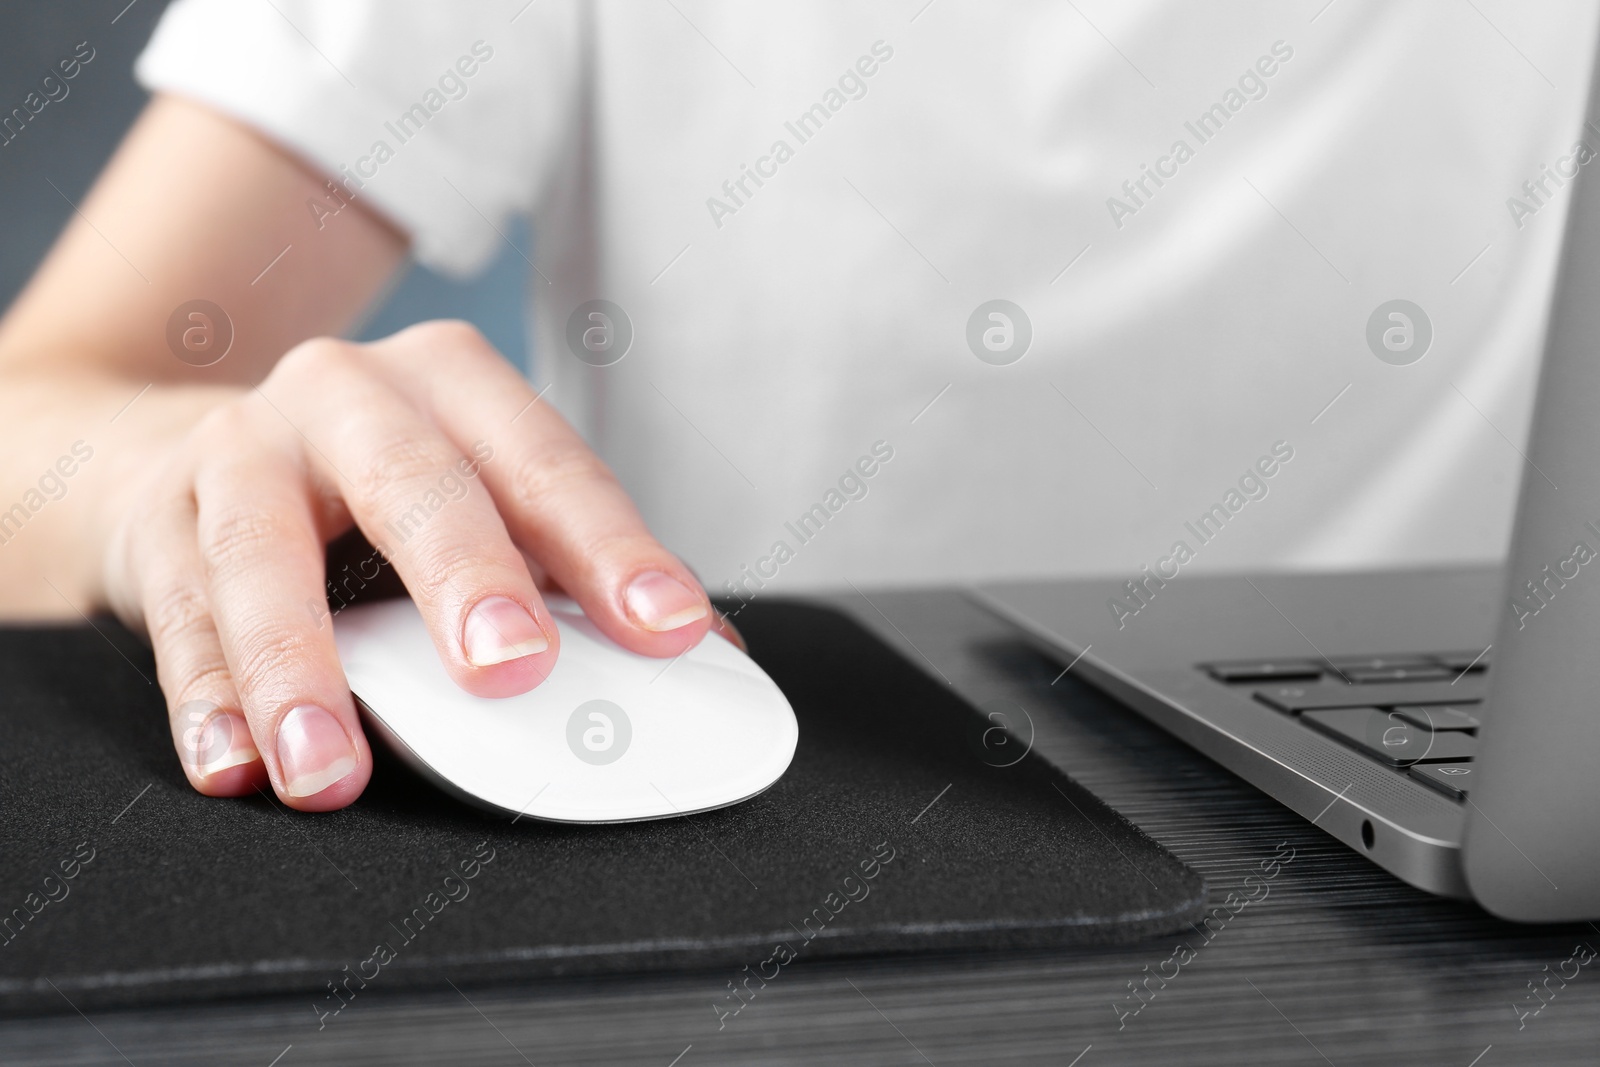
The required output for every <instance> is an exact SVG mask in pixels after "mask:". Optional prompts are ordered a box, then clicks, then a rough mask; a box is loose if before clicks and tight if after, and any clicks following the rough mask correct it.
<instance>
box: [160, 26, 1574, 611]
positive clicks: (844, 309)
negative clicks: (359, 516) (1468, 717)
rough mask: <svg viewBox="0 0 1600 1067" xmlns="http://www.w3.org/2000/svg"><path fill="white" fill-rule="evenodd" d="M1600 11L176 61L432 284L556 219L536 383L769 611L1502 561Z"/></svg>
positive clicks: (591, 30) (444, 40)
mask: <svg viewBox="0 0 1600 1067" xmlns="http://www.w3.org/2000/svg"><path fill="white" fill-rule="evenodd" d="M1595 22H1596V18H1595V10H1594V5H1593V4H1592V3H1591V2H1587V0H1583V2H1574V3H1570V4H1565V5H1555V4H1541V5H1538V7H1537V9H1534V8H1530V7H1526V6H1519V5H1515V4H1510V3H1489V2H1480V3H1478V4H1476V5H1453V4H1452V5H1440V4H1423V3H1382V4H1378V3H1373V4H1358V3H1351V2H1342V3H1333V4H1329V5H1327V6H1323V5H1322V4H1320V3H1315V2H1308V3H1304V4H1296V5H1287V4H1281V3H1242V2H1241V3H1226V4H1221V3H1218V4H1192V3H1179V2H1168V3H1162V2H1146V3H1116V4H1109V3H1105V4H1102V3H1088V2H1080V3H1078V4H1076V5H1067V4H1060V3H1053V2H1052V3H1026V4H1025V3H1004V4H994V3H983V4H979V3H960V2H956V0H933V2H932V3H929V2H927V0H897V2H893V3H870V4H867V3H860V2H859V0H854V2H843V0H838V2H835V0H828V2H818V0H805V2H793V3H770V2H768V3H759V4H756V3H734V2H731V0H730V2H713V0H673V2H671V3H654V2H649V3H647V2H637V3H624V2H620V0H600V2H597V3H582V2H579V0H535V2H533V3H531V4H529V3H526V2H525V0H504V2H482V3H470V2H460V0H456V2H452V3H451V4H449V5H445V4H442V3H421V2H417V3H397V2H394V0H383V2H380V0H274V3H273V4H264V3H247V4H241V3H236V2H234V0H178V2H176V3H174V4H173V5H172V7H171V9H170V10H169V11H168V13H167V14H166V16H165V18H164V19H163V21H162V23H161V25H160V28H159V29H158V30H157V32H156V35H155V37H154V39H153V40H152V42H151V44H150V46H149V48H148V50H147V51H146V52H145V53H144V55H143V56H142V58H141V59H140V61H139V66H138V74H139V76H140V78H141V79H142V81H143V83H144V84H145V85H147V86H148V87H150V88H152V89H161V90H168V91H172V92H176V93H181V94H185V95H187V96H190V97H195V98H199V99H201V100H204V101H207V102H209V103H210V104H211V105H213V106H215V107H217V108H219V109H221V110H223V111H225V112H228V113H231V114H233V115H236V116H238V117H241V118H242V119H244V120H245V121H247V122H249V123H252V124H254V125H255V126H257V127H259V128H260V129H262V130H263V131H264V132H265V133H267V134H268V135H270V136H271V137H273V138H275V139H277V140H279V141H281V142H282V143H284V144H286V145H287V146H289V147H291V148H292V149H294V150H295V151H296V152H298V153H300V154H302V155H304V156H305V157H307V158H309V159H310V160H312V161H314V162H316V163H318V164H320V165H321V166H322V167H324V168H325V169H327V170H328V171H329V172H330V173H331V174H334V175H336V176H339V177H340V179H341V181H344V182H345V188H346V189H347V190H350V191H355V193H356V195H358V196H359V197H362V198H365V199H366V201H367V202H368V203H369V204H371V205H373V206H374V207H375V208H376V209H378V210H379V211H381V212H384V213H386V214H387V215H389V216H390V217H391V218H392V219H394V220H395V221H396V222H397V223H398V224H399V225H400V226H401V227H403V228H404V229H405V230H406V231H407V232H409V233H410V234H411V236H412V239H413V242H414V246H415V250H416V254H417V256H418V257H419V258H420V259H421V260H422V261H423V262H424V263H426V264H428V265H430V266H433V267H436V268H440V269H443V270H446V271H451V272H469V271H471V270H472V269H474V268H475V267H478V266H479V265H481V264H482V263H484V262H485V260H486V258H487V257H488V256H490V255H491V254H492V253H493V252H494V251H495V250H496V249H497V248H498V247H499V246H500V243H501V242H502V241H503V240H504V238H503V237H502V236H501V232H502V231H504V230H505V227H506V220H507V219H508V217H510V216H513V215H515V214H517V213H527V214H529V215H530V216H531V218H532V220H533V222H534V227H535V232H536V235H537V238H536V242H537V254H536V256H535V261H536V263H537V266H538V272H537V273H535V274H533V276H532V278H531V279H530V284H531V288H532V295H533V308H534V311H533V319H534V322H535V323H536V324H537V331H536V345H535V353H536V355H535V365H534V378H535V384H536V385H537V386H539V387H541V388H542V387H544V386H546V385H549V386H550V391H549V392H548V393H547V394H546V396H547V399H549V400H550V401H552V402H554V403H555V404H556V405H557V406H558V407H560V408H561V409H562V410H563V411H565V412H566V413H567V414H568V417H569V418H571V419H572V420H573V421H574V422H575V423H576V424H577V425H578V426H579V427H580V428H581V429H582V430H583V432H584V433H585V434H586V435H587V436H588V438H589V439H590V440H591V441H592V442H593V444H594V445H595V446H596V447H597V448H598V450H599V451H600V452H601V454H602V455H603V456H604V457H605V458H606V459H607V460H608V461H609V462H610V463H611V464H612V466H613V467H614V469H615V470H616V471H617V473H618V474H619V475H620V477H621V478H622V480H623V482H624V483H625V484H626V486H627V488H628V489H629V491H630V492H631V493H632V494H633V496H634V498H635V499H636V500H637V501H638V502H639V504H640V506H641V507H642V509H643V511H644V513H645V515H646V517H647V519H648V520H649V522H650V524H651V526H652V527H653V528H654V530H655V531H656V532H657V534H658V535H659V536H660V537H661V538H662V540H663V541H664V542H665V543H666V544H668V545H669V546H670V547H672V548H674V549H675V550H677V551H679V552H680V553H681V554H682V555H683V556H684V557H685V558H686V559H687V560H688V561H689V562H690V563H691V564H692V565H693V566H695V567H696V569H697V570H699V571H700V573H701V574H702V576H703V577H704V578H706V579H707V581H708V584H709V585H710V586H711V587H712V588H713V589H716V590H719V591H726V590H727V589H728V586H727V585H725V584H724V583H725V582H728V581H735V582H738V583H740V584H739V588H741V589H743V590H744V591H745V594H746V595H747V596H748V595H754V594H755V593H757V592H763V591H764V592H772V591H786V590H792V589H800V588H805V587H809V586H815V585H818V584H838V585H842V584H843V583H844V582H845V581H847V580H848V581H853V582H855V583H856V584H858V585H866V584H868V583H870V584H878V585H881V584H885V583H900V582H953V581H960V580H967V579H973V578H977V577H993V576H1035V575H1056V574H1068V573H1083V572H1125V573H1127V574H1129V575H1131V574H1133V573H1136V572H1138V571H1139V569H1140V568H1141V567H1143V566H1146V565H1150V566H1157V565H1161V566H1162V567H1163V569H1170V567H1171V566H1173V565H1175V564H1172V563H1169V564H1164V565H1162V564H1160V561H1161V560H1163V559H1172V558H1174V552H1175V549H1176V547H1177V545H1178V543H1180V542H1181V543H1183V544H1185V545H1186V546H1187V547H1188V552H1187V553H1185V554H1184V556H1185V558H1184V559H1182V560H1181V561H1180V562H1181V565H1182V566H1185V567H1195V568H1218V567H1228V568H1239V567H1273V566H1289V565H1293V566H1313V567H1345V566H1364V565H1384V564H1414V563H1431V562H1444V561H1451V562H1454V561H1464V560H1490V559H1494V558H1497V557H1498V556H1500V555H1501V554H1502V553H1503V552H1504V551H1505V546H1506V542H1507V534H1508V529H1509V521H1510V515H1511V508H1512V504H1513V501H1514V497H1515V491H1516V488H1517V485H1518V483H1519V480H1520V478H1521V475H1522V468H1523V461H1522V459H1521V457H1520V455H1519V453H1518V448H1519V447H1521V442H1522V441H1523V439H1524V437H1525V435H1526V432H1527V425H1528V418H1529V414H1530V407H1531V395H1532V384H1533V380H1534V374H1535V371H1536V365H1537V354H1538V352H1539V347H1540V342H1541V337H1542V332H1543V326H1544V320H1545V317H1546V312H1547V305H1548V300H1549V292H1550V285H1551V282H1552V280H1553V275H1554V263H1555V256H1556V253H1557V250H1558V243H1559V238H1560V235H1561V231H1562V227H1563V222H1564V214H1565V209H1566V192H1565V190H1564V188H1562V186H1563V185H1564V179H1563V178H1561V177H1560V176H1559V175H1561V174H1565V175H1567V176H1569V177H1570V175H1571V174H1572V173H1573V172H1575V169H1576V167H1577V166H1579V165H1580V162H1586V161H1587V159H1588V158H1589V157H1590V156H1592V155H1593V154H1594V152H1593V149H1594V148H1600V132H1597V131H1596V130H1595V129H1593V128H1585V127H1584V124H1583V119H1582V110H1583V101H1584V95H1585V86H1586V82H1587V78H1588V73H1589V67H1590V63H1591V55H1590V50H1591V44H1592V42H1593V41H1594V39H1595ZM1580 140H1581V141H1585V142H1587V145H1588V146H1592V147H1583V148H1577V147H1575V146H1576V145H1577V143H1578V142H1579V141H1580ZM308 210H310V211H313V212H314V211H315V209H313V208H309V207H308ZM327 224H328V225H335V224H337V219H336V218H334V219H329V220H327ZM995 300H1002V301H1008V302H1010V303H1009V304H1006V305H995V306H992V307H983V306H982V305H986V304H988V302H990V301H995ZM1395 300H1404V301H1410V302H1411V304H1409V305H1393V306H1391V305H1390V302H1391V301H1395ZM592 301H608V302H610V303H609V304H602V305H592V304H591V303H590V302H592ZM618 308H620V309H622V314H621V315H619V314H618V313H617V309H618ZM1018 308H1020V310H1021V314H1020V315H1019V314H1018V313H1017V310H1016V309H1018ZM1418 309H1420V314H1419V313H1418ZM596 316H599V317H596ZM624 316H625V317H624ZM1369 320H1372V322H1373V325H1372V328H1371V329H1369ZM569 326H570V329H569ZM630 333H631V340H630V338H629V337H628V335H629V334H630ZM1024 342H1025V343H1026V346H1027V347H1026V350H1025V351H1023V348H1022V346H1023V344H1024ZM586 344H587V345H588V346H589V347H585V345H586ZM624 344H626V346H627V350H626V352H625V354H623V356H622V358H621V359H620V361H617V362H614V363H610V365H606V366H596V365H592V364H598V363H606V362H608V361H609V360H611V359H613V358H614V357H616V356H617V355H618V354H619V352H621V350H622V348H623V346H624ZM608 346H609V347H608ZM1424 347H1425V354H1423V356H1422V358H1420V360H1415V361H1411V360H1414V358H1415V357H1416V356H1417V354H1418V353H1419V352H1423V350H1424ZM1019 352H1021V353H1022V354H1021V358H1020V359H1018V358H1015V357H1016V356H1017V354H1018V353H1019ZM577 353H582V354H583V355H584V356H585V357H586V358H587V362H586V361H585V360H582V359H580V358H579V355H578V354H577ZM1380 356H1381V357H1382V358H1380ZM1408 361H1410V362H1408ZM1269 470H1270V472H1271V473H1270V474H1268V473H1266V472H1267V471H1269Z"/></svg>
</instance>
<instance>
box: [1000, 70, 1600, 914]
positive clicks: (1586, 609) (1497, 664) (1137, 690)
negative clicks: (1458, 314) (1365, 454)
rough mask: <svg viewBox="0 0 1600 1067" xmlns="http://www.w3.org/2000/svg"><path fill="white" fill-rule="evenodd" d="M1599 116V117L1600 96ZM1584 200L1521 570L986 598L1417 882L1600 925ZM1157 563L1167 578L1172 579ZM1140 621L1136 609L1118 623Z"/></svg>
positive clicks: (1518, 528)
mask: <svg viewBox="0 0 1600 1067" xmlns="http://www.w3.org/2000/svg"><path fill="white" fill-rule="evenodd" d="M1589 113H1591V114H1595V113H1600V82H1596V83H1593V84H1591V86H1590V95H1589ZM1591 170H1592V168H1585V170H1584V171H1582V172H1580V174H1579V176H1578V177H1577V179H1576V180H1575V182H1574V187H1573V189H1572V193H1571V196H1572V201H1571V204H1570V214H1569V217H1568V220H1567V229H1566V234H1565V238H1564V247H1563V251H1562V260H1561V266H1560V271H1559V274H1558V279H1557V284H1556V289H1555V294H1554V303H1553V306H1552V309H1551V317H1550V327H1549V333H1548V336H1547V338H1546V342H1545V351H1544V359H1543V364H1542V367H1541V371H1540V380H1539V388H1538V392H1537V397H1536V401H1535V407H1534V416H1533V428H1532V432H1531V437H1530V441H1529V443H1528V446H1527V451H1526V457H1527V463H1526V464H1525V466H1524V476H1523V480H1522V487H1521V493H1520V496H1519V498H1518V505H1517V514H1516V519H1515V523H1514V526H1513V533H1512V540H1511V550H1510V554H1509V558H1508V560H1507V565H1506V567H1505V569H1504V570H1493V569H1478V570H1470V569H1467V570H1463V569H1439V570H1422V571H1406V572H1389V573H1358V574H1343V573H1340V574H1261V575H1256V574H1248V575H1246V574H1239V575H1192V574H1188V573H1185V572H1183V571H1181V570H1179V569H1178V568H1177V567H1175V566H1174V567H1171V568H1167V570H1168V571H1170V574H1169V575H1168V576H1165V577H1164V576H1163V575H1162V574H1160V573H1157V572H1156V571H1153V570H1150V569H1149V568H1146V569H1145V570H1144V571H1142V572H1141V573H1139V574H1137V575H1134V576H1132V577H1131V578H1129V577H1127V576H1121V577H1118V578H1114V579H1103V580H1092V579H1091V580H1082V581H1063V582H1053V583H1039V582H1028V583H1013V582H1002V583H993V584H986V585H982V586H980V587H978V588H977V589H976V590H975V595H976V596H977V597H978V599H979V600H980V601H981V602H982V603H983V604H985V605H986V606H988V607H989V608H991V609H993V610H994V611H995V612H997V613H998V614H1000V615H1001V616H1002V617H1004V618H1006V619H1007V620H1009V621H1011V622H1012V623H1014V624H1016V625H1017V626H1019V627H1021V628H1022V630H1023V631H1024V632H1026V633H1027V634H1028V635H1030V636H1031V637H1032V638H1034V639H1035V640H1036V641H1037V642H1038V643H1040V644H1041V646H1042V647H1044V648H1045V649H1046V650H1047V651H1049V652H1050V653H1051V654H1053V655H1055V656H1056V657H1057V658H1059V660H1060V661H1061V662H1062V664H1063V667H1064V668H1065V670H1064V672H1063V673H1066V671H1067V670H1070V672H1071V673H1072V674H1073V675H1075V676H1077V677H1079V678H1081V679H1083V680H1086V681H1088V682H1090V683H1092V684H1094V685H1095V686H1097V687H1099V688H1101V689H1103V690H1104V691H1105V692H1107V693H1109V694H1110V695H1111V696H1113V697H1115V698H1117V699H1118V700H1120V701H1121V702H1123V703H1125V704H1126V705H1128V706H1129V707H1131V708H1133V709H1134V710H1135V711H1138V712H1140V713H1142V714H1143V715H1145V716H1147V717H1148V718H1150V719H1151V720H1153V721H1154V722H1156V723H1157V724H1159V725H1160V726H1162V727H1164V728H1165V729H1167V730H1168V731H1170V732H1171V733H1173V734H1174V735H1176V736H1177V737H1178V738H1180V739H1182V740H1183V741H1185V742H1187V743H1188V744H1190V745H1192V746H1194V747H1195V748H1197V749H1199V750H1200V751H1201V752H1203V753H1204V754H1205V755H1207V756H1209V757H1210V758H1212V759H1213V760H1215V761H1216V762H1218V763H1220V764H1222V765H1223V766H1224V767H1226V768H1228V769H1229V770H1230V771H1232V772H1233V773H1235V774H1237V775H1239V776H1240V777H1241V778H1243V779H1245V780H1246V781H1248V782H1250V783H1252V784H1253V785H1255V786H1257V787H1259V788H1260V789H1262V790H1265V791H1266V792H1267V793H1269V794H1270V795H1271V796H1273V797H1274V798H1276V799H1277V800H1278V801H1280V802H1281V803H1283V804H1285V805H1287V806H1288V807H1290V808H1292V809H1293V810H1295V811H1296V812H1298V813H1300V814H1301V815H1303V816H1304V817H1305V818H1307V819H1309V820H1311V822H1312V823H1314V824H1315V825H1316V826H1318V827H1320V828H1321V829H1322V830H1324V831H1326V832H1327V833H1329V834H1332V835H1333V836H1334V837H1336V838H1338V839H1339V840H1340V841H1343V842H1344V843H1345V844H1347V845H1349V846H1350V847H1351V848H1353V849H1355V850H1356V851H1357V852H1359V853H1361V854H1362V855H1363V856H1366V857H1367V858H1369V859H1370V860H1372V861H1373V862H1374V863H1377V864H1378V865H1379V866H1381V867H1383V868H1385V869H1386V870H1388V871H1390V872H1392V873H1393V874H1395V875H1396V876H1398V877H1399V878H1401V879H1403V880H1405V881H1406V882H1409V883H1410V884H1412V885H1414V886H1416V887H1418V888H1420V889H1424V890H1427V891H1428V892H1431V893H1437V894H1441V895H1444V896H1448V897H1457V898H1463V899H1471V900H1475V901H1477V902H1478V903H1479V904H1480V905H1481V906H1482V907H1484V908H1485V909H1487V910H1488V911H1489V912H1491V913H1493V914H1495V915H1498V916H1501V917H1503V918H1506V919H1511V920H1517V921H1524V922H1553V921H1566V920H1576V919H1590V920H1594V919H1600V178H1597V177H1595V175H1594V174H1593V173H1591V172H1590V171H1591ZM1158 566H1159V565H1158ZM1119 605H1120V606H1119Z"/></svg>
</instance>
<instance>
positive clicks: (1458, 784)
mask: <svg viewBox="0 0 1600 1067" xmlns="http://www.w3.org/2000/svg"><path fill="white" fill-rule="evenodd" d="M1406 773H1407V774H1409V775H1410V776H1411V777H1413V778H1415V779H1416V780H1417V781H1419V782H1423V783H1425V784H1427V785H1431V786H1433V787H1434V788H1435V789H1437V790H1439V791H1440V792H1441V793H1443V794H1444V795H1445V796H1447V797H1450V798H1451V799H1452V800H1465V799H1466V797H1467V792H1468V791H1469V790H1470V789H1471V788H1472V764H1470V763H1419V764H1417V765H1416V766H1415V767H1411V768H1408V769H1407V771H1406Z"/></svg>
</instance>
